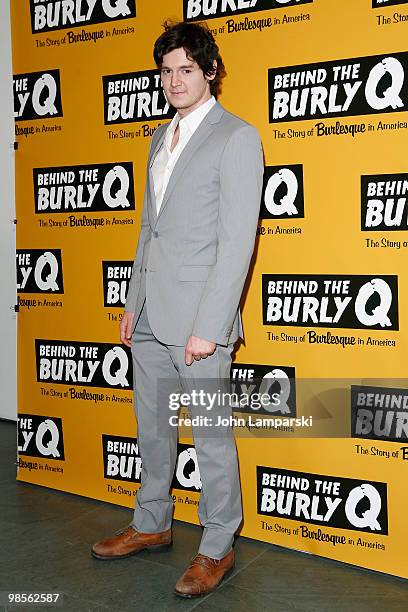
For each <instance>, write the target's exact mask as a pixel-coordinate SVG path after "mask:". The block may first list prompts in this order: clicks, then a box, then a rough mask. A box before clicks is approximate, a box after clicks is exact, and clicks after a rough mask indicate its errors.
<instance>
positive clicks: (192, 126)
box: [166, 96, 217, 146]
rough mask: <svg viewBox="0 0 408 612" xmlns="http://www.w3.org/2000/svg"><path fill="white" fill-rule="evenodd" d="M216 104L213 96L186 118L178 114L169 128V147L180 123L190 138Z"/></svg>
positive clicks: (167, 133)
mask: <svg viewBox="0 0 408 612" xmlns="http://www.w3.org/2000/svg"><path fill="white" fill-rule="evenodd" d="M216 102H217V100H216V99H215V98H214V96H211V98H210V99H209V100H207V101H206V102H204V103H203V104H201V105H200V106H199V107H198V108H196V109H195V110H193V111H191V113H189V114H188V115H186V116H185V117H182V118H180V115H179V114H178V113H176V114H175V115H174V117H173V119H172V120H171V123H170V124H169V127H168V128H167V132H166V142H167V143H168V145H169V146H170V143H171V141H172V139H173V134H174V131H175V129H176V127H177V125H178V124H179V123H180V131H184V129H186V130H187V132H188V133H189V135H190V136H191V135H192V134H194V132H195V131H196V129H197V128H198V126H199V125H200V123H201V122H202V120H203V119H204V117H205V116H206V114H207V113H208V112H209V110H210V109H211V108H212V107H213V106H214V104H215V103H216Z"/></svg>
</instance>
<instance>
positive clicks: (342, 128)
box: [11, 0, 408, 577]
mask: <svg viewBox="0 0 408 612" xmlns="http://www.w3.org/2000/svg"><path fill="white" fill-rule="evenodd" d="M11 7H12V28H13V62H14V98H15V122H16V123H15V126H16V141H17V145H18V149H17V152H16V160H17V168H16V176H17V181H16V192H17V193H16V198H17V248H18V250H17V255H16V262H17V272H18V304H19V315H18V319H19V323H18V354H19V357H18V369H19V388H18V394H19V400H18V405H19V472H18V479H19V480H21V481H26V482H31V483H36V484H39V485H43V486H46V487H51V488H55V489H60V490H63V491H69V492H72V493H77V494H80V495H84V496H88V497H92V498H95V499H100V500H104V501H107V502H110V503H114V504H118V505H122V506H128V507H129V508H132V507H133V506H134V496H135V494H136V491H137V489H138V487H139V483H140V472H141V459H140V456H139V452H138V441H137V427H136V423H135V418H134V412H133V381H132V370H131V357H130V351H129V350H128V349H127V347H125V346H124V345H121V343H120V338H119V321H120V317H121V315H122V312H123V305H124V301H125V296H126V291H127V287H128V282H129V278H130V275H131V271H132V262H133V258H134V254H135V248H136V243H137V237H138V232H139V225H140V216H141V208H142V202H143V192H144V186H145V170H146V159H147V150H148V144H149V140H150V137H151V135H152V133H153V131H154V130H155V129H156V128H157V126H159V125H160V124H162V123H164V122H165V121H167V120H168V118H169V117H171V116H172V109H170V108H169V107H168V105H167V103H166V99H165V97H164V94H163V91H162V89H161V83H160V76H159V73H158V71H157V69H156V67H155V65H154V63H153V59H152V47H153V43H154V41H155V39H156V38H157V36H159V35H160V33H161V32H162V25H161V24H162V22H163V21H164V20H165V19H166V18H173V19H176V20H181V19H183V18H184V19H185V20H188V21H198V20H203V19H205V20H206V21H207V24H208V26H209V27H210V28H211V31H212V32H213V34H214V35H215V38H216V41H217V43H218V45H219V47H220V50H221V53H222V56H223V59H224V62H225V64H226V67H227V72H228V76H227V78H226V79H225V82H224V87H223V93H222V96H221V98H220V102H221V103H222V104H223V105H224V106H225V107H226V108H227V109H229V110H231V111H232V112H233V113H236V114H237V115H239V116H240V117H242V118H244V119H246V120H247V121H248V122H250V123H252V124H253V125H255V126H256V127H257V128H258V129H259V131H260V134H261V137H262V141H263V146H264V153H265V175H264V190H263V195H262V203H261V210H260V219H259V228H258V236H257V240H256V249H255V255H254V260H253V265H252V267H251V270H250V274H249V277H248V282H247V286H246V289H245V292H244V296H243V300H242V308H243V325H244V330H245V336H246V343H245V344H241V345H240V346H239V347H238V350H237V351H236V354H235V359H234V363H233V368H232V371H231V380H232V382H233V385H234V386H235V387H236V388H239V389H240V390H241V391H242V390H243V389H245V390H247V391H248V390H249V389H252V390H253V389H254V388H256V385H253V384H252V381H253V380H257V379H258V380H259V379H262V380H263V382H264V383H265V385H266V386H267V387H268V388H270V389H271V388H273V389H274V391H275V393H276V394H277V395H278V396H279V397H280V398H281V401H280V403H279V410H278V409H277V408H273V407H271V406H269V407H266V408H264V407H260V408H259V407H255V408H254V406H251V407H250V408H248V407H245V406H242V405H236V406H235V408H234V416H236V423H234V425H235V433H236V438H237V445H238V451H239V458H240V468H241V480H242V489H243V504H244V523H243V527H242V531H241V533H242V534H243V535H245V536H248V537H250V538H255V539H258V540H263V541H266V542H273V543H275V544H279V545H282V546H286V547H290V548H294V549H298V550H304V551H308V552H312V553H315V554H318V555H322V556H326V557H330V558H333V559H337V560H341V561H345V562H348V563H352V564H356V565H359V566H363V567H367V568H371V569H375V570H379V571H382V572H388V573H390V574H395V575H398V576H404V577H407V576H408V574H407V565H406V563H404V560H405V561H406V542H407V541H408V523H407V520H406V516H407V512H408V507H407V506H408V504H407V502H408V494H407V490H406V481H407V478H406V474H407V468H408V438H407V436H408V384H407V381H406V380H405V377H406V370H407V368H406V363H407V357H406V356H407V354H408V336H407V328H408V290H407V286H408V269H407V264H406V262H407V256H408V231H407V230H408V204H407V194H408V165H407V161H406V159H407V155H406V149H407V147H406V143H407V135H408V131H407V130H408V116H407V109H408V52H407V50H406V40H407V24H408V1H407V0H389V1H386V0H341V1H336V0H156V1H155V2H151V0H63V1H61V0H26V1H25V2H22V1H21V0H12V1H11ZM237 239H239V237H237ZM265 385H264V387H265ZM258 386H259V385H258ZM274 410H275V412H274ZM271 413H273V416H274V417H280V422H279V421H275V426H274V427H271V428H270V430H269V431H263V425H262V424H260V419H259V416H260V415H261V414H263V415H265V414H266V415H268V414H271ZM295 419H297V420H295ZM311 420H313V423H314V428H313V433H312V434H310V433H309V434H308V433H307V430H308V425H309V424H310V422H311ZM262 423H263V421H262ZM200 488H201V481H200V474H199V470H198V466H197V460H196V455H195V451H194V446H193V444H192V441H191V438H189V437H181V438H180V444H179V457H178V462H177V468H176V472H175V475H174V481H173V489H172V491H173V495H174V500H175V505H176V512H175V516H176V518H178V519H181V520H185V521H190V522H193V523H197V522H198V518H197V504H198V499H199V495H200Z"/></svg>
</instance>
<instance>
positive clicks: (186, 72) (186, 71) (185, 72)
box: [183, 70, 191, 74]
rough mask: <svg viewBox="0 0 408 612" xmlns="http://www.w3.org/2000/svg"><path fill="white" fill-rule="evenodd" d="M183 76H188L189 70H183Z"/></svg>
mask: <svg viewBox="0 0 408 612" xmlns="http://www.w3.org/2000/svg"><path fill="white" fill-rule="evenodd" d="M183 72H184V74H190V72H191V70H184V71H183Z"/></svg>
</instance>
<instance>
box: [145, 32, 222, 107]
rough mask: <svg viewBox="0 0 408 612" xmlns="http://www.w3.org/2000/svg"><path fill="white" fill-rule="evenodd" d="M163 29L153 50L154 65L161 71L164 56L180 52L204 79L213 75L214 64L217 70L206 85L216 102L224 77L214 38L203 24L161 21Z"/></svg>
mask: <svg viewBox="0 0 408 612" xmlns="http://www.w3.org/2000/svg"><path fill="white" fill-rule="evenodd" d="M163 27H164V32H163V34H161V35H160V36H159V38H158V39H157V40H156V42H155V44H154V49H153V57H154V61H155V62H156V65H157V66H158V67H159V68H160V67H161V65H162V63H163V56H164V55H166V53H170V51H174V49H180V48H183V49H184V50H185V52H186V55H187V57H188V58H189V59H190V60H193V61H196V62H197V64H198V65H199V66H200V68H201V70H202V71H203V73H204V75H205V76H207V77H208V76H212V75H213V74H214V67H213V62H214V60H216V61H217V69H216V70H215V78H214V79H212V81H210V91H211V93H212V94H213V96H215V98H218V95H219V94H220V93H221V81H222V79H223V78H224V77H225V76H226V74H227V73H226V70H225V66H224V63H223V61H222V58H221V55H220V52H219V49H218V46H217V44H216V42H215V39H214V36H213V35H212V34H211V32H210V29H209V27H208V26H207V24H206V23H204V22H200V23H188V22H185V21H181V22H179V23H172V22H170V21H165V22H164V24H163Z"/></svg>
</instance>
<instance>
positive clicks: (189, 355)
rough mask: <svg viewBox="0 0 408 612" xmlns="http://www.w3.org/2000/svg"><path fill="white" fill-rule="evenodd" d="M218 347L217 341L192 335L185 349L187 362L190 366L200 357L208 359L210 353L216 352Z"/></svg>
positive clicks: (185, 360)
mask: <svg viewBox="0 0 408 612" xmlns="http://www.w3.org/2000/svg"><path fill="white" fill-rule="evenodd" d="M216 347H217V345H216V343H215V342H209V341H208V340H203V339H202V338H198V337H197V336H190V337H189V339H188V342H187V345H186V350H185V357H184V362H185V364H186V365H188V366H189V365H191V364H192V363H193V361H194V360H196V361H200V359H206V358H207V357H208V355H212V354H213V353H214V351H215V349H216Z"/></svg>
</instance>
